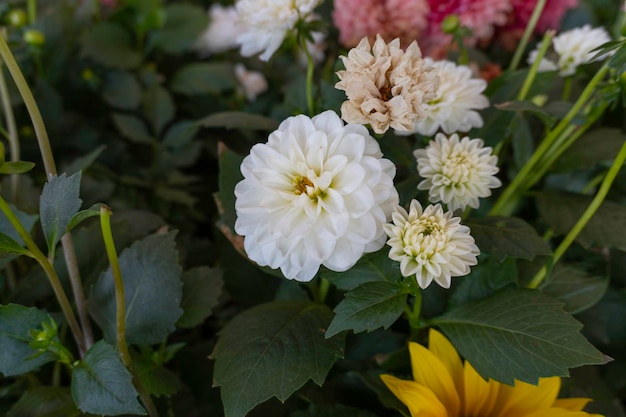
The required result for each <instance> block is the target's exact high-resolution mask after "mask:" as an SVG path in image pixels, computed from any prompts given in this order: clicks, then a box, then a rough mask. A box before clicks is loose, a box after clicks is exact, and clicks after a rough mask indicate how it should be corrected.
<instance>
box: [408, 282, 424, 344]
mask: <svg viewBox="0 0 626 417" xmlns="http://www.w3.org/2000/svg"><path fill="white" fill-rule="evenodd" d="M409 279H412V278H409ZM412 293H414V299H413V307H412V308H409V306H408V305H407V306H406V307H405V309H404V311H405V312H406V315H407V317H408V319H409V326H411V334H413V333H414V332H415V331H417V330H419V329H421V328H422V326H421V325H420V315H421V313H422V291H421V289H420V288H417V289H416V290H415V289H413V291H412Z"/></svg>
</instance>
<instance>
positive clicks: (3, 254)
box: [0, 233, 32, 259]
mask: <svg viewBox="0 0 626 417" xmlns="http://www.w3.org/2000/svg"><path fill="white" fill-rule="evenodd" d="M13 255H26V256H30V257H32V253H30V251H29V250H27V249H24V248H23V247H22V246H21V245H20V244H19V243H17V242H16V241H15V240H13V239H12V238H11V237H9V236H7V235H5V234H4V233H0V259H5V258H9V257H12V256H13Z"/></svg>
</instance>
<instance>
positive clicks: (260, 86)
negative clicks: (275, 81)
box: [235, 64, 268, 101]
mask: <svg viewBox="0 0 626 417" xmlns="http://www.w3.org/2000/svg"><path fill="white" fill-rule="evenodd" d="M235 77H237V81H239V85H240V86H241V89H242V91H243V94H244V95H245V96H246V98H247V99H248V101H255V100H256V97H257V96H258V95H259V94H261V93H264V92H265V91H267V87H268V86H267V80H266V79H265V76H264V75H263V73H261V72H259V71H251V70H248V69H247V68H246V67H245V66H244V65H243V64H237V65H235Z"/></svg>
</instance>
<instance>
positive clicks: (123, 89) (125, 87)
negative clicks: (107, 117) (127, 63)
mask: <svg viewBox="0 0 626 417" xmlns="http://www.w3.org/2000/svg"><path fill="white" fill-rule="evenodd" d="M102 98H103V99H104V101H106V102H107V103H108V104H109V105H110V106H111V107H115V108H118V109H123V110H133V109H136V108H137V107H139V103H140V102H141V84H139V81H137V78H136V77H135V76H134V75H133V74H132V73H130V72H127V71H112V72H109V73H107V74H106V77H105V79H104V86H103V87H102Z"/></svg>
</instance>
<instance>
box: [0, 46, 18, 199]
mask: <svg viewBox="0 0 626 417" xmlns="http://www.w3.org/2000/svg"><path fill="white" fill-rule="evenodd" d="M0 36H3V34H0ZM3 62H4V61H3V60H2V59H0V100H1V101H2V108H3V109H4V117H5V120H6V125H7V140H8V142H9V148H10V152H11V161H19V160H20V141H19V138H18V136H17V126H16V124H15V114H13V106H11V99H10V98H9V89H8V88H7V83H6V79H5V77H4V70H3ZM19 181H20V176H19V175H18V174H13V175H11V201H13V202H14V203H15V202H16V201H17V191H18V190H19V186H20V184H19Z"/></svg>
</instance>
